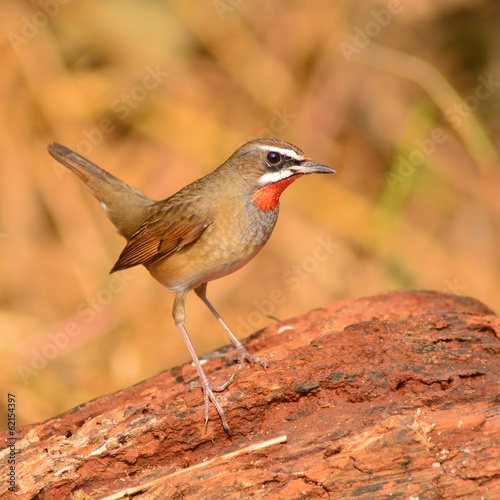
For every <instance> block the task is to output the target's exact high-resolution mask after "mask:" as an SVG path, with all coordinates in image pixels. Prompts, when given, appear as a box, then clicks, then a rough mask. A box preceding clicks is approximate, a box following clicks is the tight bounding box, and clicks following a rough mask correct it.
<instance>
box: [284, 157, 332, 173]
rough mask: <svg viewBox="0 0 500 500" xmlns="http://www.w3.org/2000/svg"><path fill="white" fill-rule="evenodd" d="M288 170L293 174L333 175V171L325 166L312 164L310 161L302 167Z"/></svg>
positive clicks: (298, 166)
mask: <svg viewBox="0 0 500 500" xmlns="http://www.w3.org/2000/svg"><path fill="white" fill-rule="evenodd" d="M290 170H291V171H292V172H293V173H294V174H334V173H335V170H333V168H331V167H327V166H326V165H321V164H320V163H314V162H313V161H311V160H307V161H305V162H304V163H302V165H294V166H293V167H290Z"/></svg>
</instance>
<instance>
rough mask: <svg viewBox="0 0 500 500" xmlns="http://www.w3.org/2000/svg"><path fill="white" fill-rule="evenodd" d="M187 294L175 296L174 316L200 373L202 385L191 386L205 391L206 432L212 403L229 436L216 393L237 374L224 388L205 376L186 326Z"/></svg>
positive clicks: (229, 430) (180, 293)
mask: <svg viewBox="0 0 500 500" xmlns="http://www.w3.org/2000/svg"><path fill="white" fill-rule="evenodd" d="M186 293H187V291H183V292H177V293H176V294H175V300H174V308H173V311H172V313H173V316H174V321H175V324H176V325H177V328H179V330H180V331H181V333H182V336H183V337H184V341H185V342H186V345H187V348H188V350H189V353H190V354H191V357H192V358H193V362H194V366H195V367H196V371H197V372H198V376H199V377H200V383H199V385H198V384H197V385H194V384H191V387H196V386H198V387H201V389H202V391H203V397H204V401H205V432H206V431H207V426H208V407H209V405H210V401H212V404H213V405H214V406H215V409H216V410H217V413H218V414H219V416H220V419H221V421H222V426H223V427H224V429H225V430H226V432H227V433H228V434H230V433H231V429H230V428H229V425H228V423H227V420H226V416H225V415H224V410H223V409H222V406H221V405H220V404H219V402H218V401H217V398H216V397H215V394H214V391H216V392H218V391H223V390H224V389H225V388H226V387H227V386H228V385H229V384H230V383H231V382H232V381H233V379H234V376H235V375H236V372H235V373H234V374H233V376H232V377H231V378H230V379H229V380H228V381H227V382H226V383H225V384H223V385H222V386H213V385H212V383H211V382H210V380H208V377H207V376H206V375H205V372H204V371H203V368H202V366H201V363H200V360H199V359H198V356H197V355H196V351H195V350H194V346H193V343H192V342H191V339H190V338H189V335H188V332H187V330H186V326H185V324H184V323H185V320H186V313H185V309H184V303H185V300H186Z"/></svg>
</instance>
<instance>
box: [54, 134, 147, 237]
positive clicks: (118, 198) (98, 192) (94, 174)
mask: <svg viewBox="0 0 500 500" xmlns="http://www.w3.org/2000/svg"><path fill="white" fill-rule="evenodd" d="M47 149H48V151H49V153H50V154H51V155H52V156H53V157H54V158H55V159H56V160H57V161H58V162H60V163H62V164H63V165H64V166H65V167H66V168H68V169H69V170H71V171H72V172H73V173H74V174H75V175H76V176H77V177H78V178H79V179H80V180H81V181H83V182H84V183H85V184H86V185H87V187H88V188H89V189H90V191H91V193H92V194H93V195H94V196H95V197H96V198H97V200H98V201H99V203H100V204H101V206H102V208H103V209H104V211H105V212H106V215H107V216H108V218H109V220H110V221H111V222H112V223H113V224H114V225H115V226H116V228H117V229H118V231H119V233H120V234H121V235H122V236H124V237H125V238H127V239H129V238H130V237H131V236H132V234H134V233H135V231H136V230H137V229H138V228H139V227H140V226H141V225H142V223H143V222H144V221H145V220H147V219H148V218H149V217H150V216H151V213H152V211H153V209H152V206H153V205H154V204H155V203H156V202H155V201H154V200H152V199H151V198H148V197H147V196H146V195H145V194H142V193H141V192H140V191H138V190H137V189H135V188H133V187H132V186H129V185H128V184H126V183H125V182H123V181H121V180H120V179H118V178H117V177H115V176H114V175H111V174H110V173H108V172H106V170H103V169H102V168H100V167H98V166H97V165H95V164H94V163H92V162H90V161H88V160H86V159H85V158H83V157H82V156H80V155H79V154H77V153H75V152H74V151H71V149H68V148H66V147H64V146H61V144H58V143H57V142H53V143H52V144H48V145H47ZM149 208H151V210H149Z"/></svg>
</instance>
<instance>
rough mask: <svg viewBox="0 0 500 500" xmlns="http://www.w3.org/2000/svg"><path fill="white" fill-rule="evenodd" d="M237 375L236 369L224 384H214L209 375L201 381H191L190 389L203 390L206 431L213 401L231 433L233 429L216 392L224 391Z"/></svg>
mask: <svg viewBox="0 0 500 500" xmlns="http://www.w3.org/2000/svg"><path fill="white" fill-rule="evenodd" d="M235 376H236V371H235V372H234V373H233V374H232V375H231V378H230V379H229V380H228V381H227V382H224V384H222V385H212V383H211V382H210V380H208V378H207V377H203V378H200V380H199V381H194V382H191V384H189V387H190V389H194V388H200V389H201V390H202V391H203V399H204V401H205V433H206V432H207V428H208V411H209V406H210V401H211V402H212V404H213V405H214V406H215V409H216V410H217V413H218V414H219V417H220V419H221V421H222V426H223V427H224V430H225V431H226V432H227V433H228V434H231V429H230V428H229V424H228V423H227V420H226V415H225V414H224V410H223V409H222V406H221V405H220V403H219V401H217V398H216V397H215V394H214V392H222V391H223V390H225V389H226V387H227V386H228V385H229V384H230V383H231V382H232V381H233V380H234V377H235Z"/></svg>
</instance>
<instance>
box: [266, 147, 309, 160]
mask: <svg viewBox="0 0 500 500" xmlns="http://www.w3.org/2000/svg"><path fill="white" fill-rule="evenodd" d="M258 147H259V148H260V149H263V150H264V151H276V153H281V154H282V155H284V156H289V157H290V158H293V159H294V160H297V161H302V160H305V158H304V157H303V156H300V155H299V154H297V152H296V151H294V150H293V149H285V148H278V147H276V146H267V145H264V144H259V146H258Z"/></svg>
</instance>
